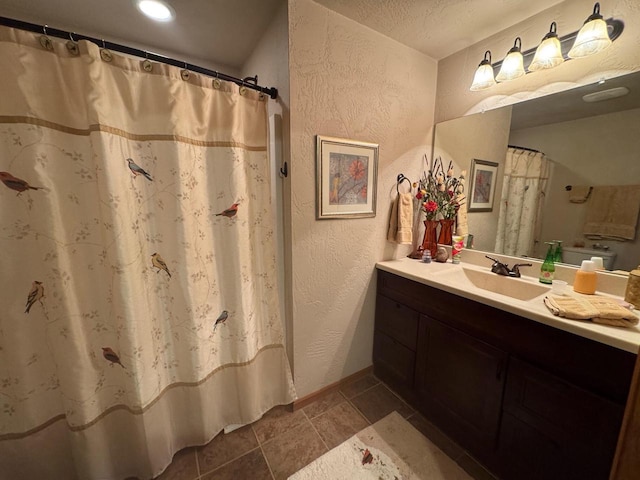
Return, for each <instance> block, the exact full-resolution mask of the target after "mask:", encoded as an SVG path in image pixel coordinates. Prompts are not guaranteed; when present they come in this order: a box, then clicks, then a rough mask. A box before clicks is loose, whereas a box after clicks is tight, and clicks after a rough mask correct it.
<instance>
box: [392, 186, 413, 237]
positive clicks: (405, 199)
mask: <svg viewBox="0 0 640 480" xmlns="http://www.w3.org/2000/svg"><path fill="white" fill-rule="evenodd" d="M412 225H413V195H412V194H410V193H401V194H399V195H398V232H397V233H396V242H398V243H400V244H408V243H409V244H410V243H412V242H413V230H412Z"/></svg>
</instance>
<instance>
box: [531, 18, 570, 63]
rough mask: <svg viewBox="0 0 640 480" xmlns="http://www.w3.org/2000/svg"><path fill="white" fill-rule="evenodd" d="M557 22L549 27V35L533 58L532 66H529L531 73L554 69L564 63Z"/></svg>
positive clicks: (545, 37)
mask: <svg viewBox="0 0 640 480" xmlns="http://www.w3.org/2000/svg"><path fill="white" fill-rule="evenodd" d="M556 29H557V25H556V22H551V27H549V33H547V34H546V35H545V36H544V38H543V39H542V42H540V45H538V48H537V49H536V54H535V55H534V56H533V60H532V61H531V65H529V71H530V72H537V71H538V70H544V69H546V68H553V67H557V66H558V65H560V64H561V63H562V62H564V58H563V57H562V45H560V40H558V33H557V30H556Z"/></svg>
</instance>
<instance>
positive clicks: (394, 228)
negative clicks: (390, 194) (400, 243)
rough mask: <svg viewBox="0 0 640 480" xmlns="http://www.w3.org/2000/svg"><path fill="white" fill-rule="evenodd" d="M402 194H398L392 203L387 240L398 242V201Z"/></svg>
mask: <svg viewBox="0 0 640 480" xmlns="http://www.w3.org/2000/svg"><path fill="white" fill-rule="evenodd" d="M399 202H400V195H398V196H397V197H396V198H395V199H394V200H393V203H392V204H391V216H390V217H389V230H388V231H387V240H389V241H390V242H393V243H396V235H397V233H398V203H399Z"/></svg>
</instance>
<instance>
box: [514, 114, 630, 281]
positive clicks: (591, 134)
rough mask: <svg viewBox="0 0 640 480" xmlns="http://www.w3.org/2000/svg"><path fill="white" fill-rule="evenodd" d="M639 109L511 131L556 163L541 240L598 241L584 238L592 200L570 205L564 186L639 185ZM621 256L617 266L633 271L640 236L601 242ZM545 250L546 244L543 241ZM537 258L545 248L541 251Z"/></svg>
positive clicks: (569, 242) (618, 257)
mask: <svg viewBox="0 0 640 480" xmlns="http://www.w3.org/2000/svg"><path fill="white" fill-rule="evenodd" d="M638 125H640V109H637V108H636V109H633V110H626V111H624V112H616V113H611V114H609V115H598V116H596V117H589V118H583V119H580V120H574V121H572V122H562V123H555V124H552V125H544V126H540V127H534V128H525V129H522V130H515V131H513V132H511V137H510V142H511V143H515V144H517V145H524V146H527V147H531V148H535V149H538V150H540V151H542V152H544V153H545V154H546V155H547V157H548V158H549V159H551V161H552V162H553V174H552V175H551V181H550V183H549V188H548V189H547V195H546V202H545V207H544V219H543V222H542V231H541V238H542V240H543V241H548V240H553V239H561V240H564V241H565V245H570V244H572V243H573V242H574V241H575V240H582V241H585V242H586V244H587V245H591V244H592V243H595V241H593V240H587V239H585V238H584V237H583V236H582V233H581V232H582V225H583V224H584V218H585V214H586V212H587V209H588V208H589V207H590V206H591V204H590V202H589V201H587V202H586V203H582V204H575V203H569V194H568V193H567V192H566V191H565V189H564V187H565V185H637V184H640V162H638V160H637V158H638V152H640V136H639V135H638V134H637V132H638ZM598 243H602V244H605V245H609V246H610V247H611V250H612V251H614V252H616V253H617V254H618V256H617V258H616V263H615V268H616V269H621V270H632V269H634V268H636V267H637V266H638V263H640V238H639V237H638V232H637V231H636V239H635V241H630V242H616V241H613V240H609V241H604V240H601V241H599V242H598ZM540 247H541V248H543V249H544V247H545V245H541V246H540ZM537 253H538V256H540V255H541V254H544V252H540V251H538V252H537Z"/></svg>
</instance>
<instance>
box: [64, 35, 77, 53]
mask: <svg viewBox="0 0 640 480" xmlns="http://www.w3.org/2000/svg"><path fill="white" fill-rule="evenodd" d="M67 50H68V51H69V53H70V54H71V55H79V54H80V49H79V48H78V42H76V41H75V39H74V38H73V33H71V32H69V40H67Z"/></svg>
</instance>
